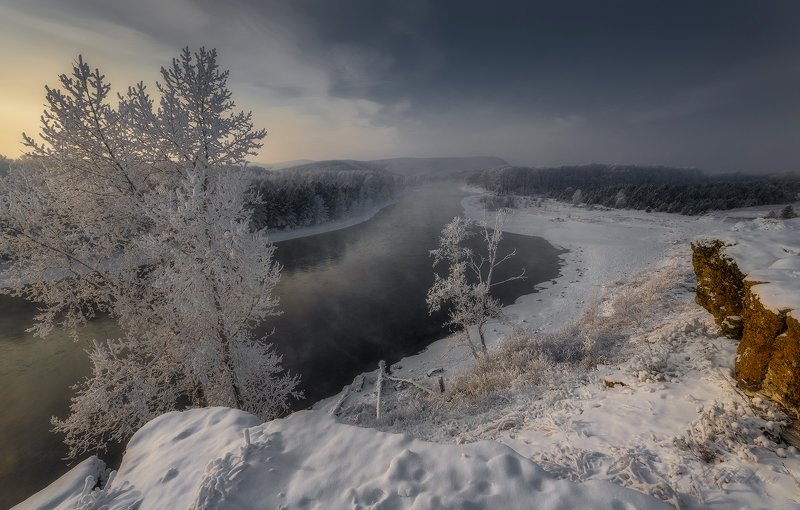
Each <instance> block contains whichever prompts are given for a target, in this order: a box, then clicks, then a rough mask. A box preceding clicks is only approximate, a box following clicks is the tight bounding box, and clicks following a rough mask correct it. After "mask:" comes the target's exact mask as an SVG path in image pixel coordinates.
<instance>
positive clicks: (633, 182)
mask: <svg viewBox="0 0 800 510" xmlns="http://www.w3.org/2000/svg"><path fill="white" fill-rule="evenodd" d="M467 182H468V183H470V184H472V185H477V186H481V187H483V188H485V189H486V190H488V191H492V192H494V193H496V194H498V195H541V196H546V197H550V198H555V199H557V200H562V201H571V202H574V203H585V204H589V205H599V206H605V207H615V208H629V209H641V210H650V211H659V212H671V213H680V214H687V215H691V214H702V213H704V212H706V211H710V210H724V209H734V208H739V207H752V206H757V205H766V204H781V203H786V202H793V201H795V200H797V199H798V193H800V177H798V176H796V175H795V176H783V177H773V176H771V177H758V176H747V175H739V174H733V175H721V176H713V177H712V176H707V175H705V174H703V172H701V171H700V170H696V169H684V168H671V167H637V166H611V165H585V166H570V167H557V168H538V169H534V168H527V167H504V168H494V169H491V170H485V171H482V172H474V173H472V174H470V175H469V176H468V179H467Z"/></svg>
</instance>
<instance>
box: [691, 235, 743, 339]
mask: <svg viewBox="0 0 800 510" xmlns="http://www.w3.org/2000/svg"><path fill="white" fill-rule="evenodd" d="M726 246H730V243H729V242H725V241H721V240H719V239H703V240H698V241H695V242H694V243H692V265H693V266H694V272H695V275H697V295H696V296H695V300H696V301H697V303H698V304H699V305H700V306H702V307H703V308H705V309H706V310H708V311H709V312H711V314H712V315H713V316H714V319H715V320H716V321H717V324H718V325H719V327H720V329H721V330H722V332H723V333H725V334H726V335H728V336H730V337H732V338H741V337H742V329H743V327H742V306H743V304H744V274H743V273H742V272H741V271H740V270H739V267H738V266H737V265H736V262H735V261H734V260H733V259H732V258H731V257H730V256H728V255H727V254H726V253H725V251H724V248H725V247H726Z"/></svg>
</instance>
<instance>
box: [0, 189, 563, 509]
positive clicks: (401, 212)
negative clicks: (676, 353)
mask: <svg viewBox="0 0 800 510" xmlns="http://www.w3.org/2000/svg"><path fill="white" fill-rule="evenodd" d="M465 195H466V194H465V193H464V192H462V191H459V189H458V185H456V184H454V183H435V184H430V185H426V186H423V187H417V188H413V189H411V190H409V191H407V192H406V193H405V194H403V195H402V196H401V197H400V198H399V199H398V201H397V202H396V203H395V204H393V205H390V206H388V207H386V208H384V209H383V210H381V211H380V212H379V213H378V214H376V215H375V216H374V217H373V218H372V219H370V220H369V221H366V222H364V223H361V224H359V225H356V226H353V227H350V228H346V229H342V230H337V231H333V232H328V233H324V234H319V235H315V236H311V237H304V238H299V239H293V240H288V241H283V242H280V243H277V250H276V257H277V259H278V261H279V262H280V263H281V264H282V265H283V273H282V278H281V282H280V284H279V285H278V287H277V288H276V294H277V295H278V296H279V297H280V309H281V310H282V311H283V314H282V315H280V316H278V317H273V318H271V319H270V320H269V321H268V322H267V323H266V324H265V325H264V327H263V328H262V330H263V331H264V332H267V331H271V330H273V329H274V330H275V332H274V333H273V334H272V335H271V337H270V341H272V342H274V343H275V344H276V345H277V347H278V350H279V352H280V353H281V354H283V363H284V367H285V368H287V369H289V370H291V371H292V372H294V373H298V374H300V375H301V378H302V383H301V387H302V390H303V391H304V392H305V394H306V398H305V399H304V400H302V401H298V402H296V403H295V408H296V409H300V408H304V407H308V406H309V405H311V404H312V403H314V402H315V401H316V400H319V399H320V398H324V397H327V396H330V395H332V394H334V393H336V392H338V391H339V390H340V389H341V388H342V386H344V385H345V384H348V383H350V382H351V381H352V380H353V378H354V377H355V376H356V375H357V374H358V373H361V372H364V371H369V370H373V369H375V367H377V364H378V361H379V360H381V359H385V360H386V361H387V362H389V363H392V362H394V361H397V360H398V359H400V358H401V357H403V356H406V355H410V354H414V353H416V352H419V351H420V350H422V349H424V348H425V346H426V345H428V344H430V343H431V342H432V341H434V340H436V339H438V338H441V337H442V336H444V335H446V334H447V329H446V328H444V327H443V319H444V315H443V314H441V313H440V314H435V315H433V316H429V315H428V313H427V309H426V305H425V294H426V292H427V289H428V288H429V287H430V285H431V283H432V282H433V271H432V268H431V258H430V256H429V250H431V249H432V248H434V247H435V246H436V244H437V240H438V236H439V232H440V231H441V228H442V226H443V225H444V224H446V223H447V222H449V221H450V220H451V219H452V218H453V217H454V216H457V215H459V214H461V213H462V208H461V200H462V199H463V197H464V196H465ZM514 249H516V256H515V257H514V258H513V259H511V260H510V261H509V262H507V263H506V264H504V265H503V266H501V267H500V268H498V271H497V276H496V278H497V281H500V280H502V279H505V278H506V277H508V276H511V275H514V274H519V272H520V271H521V270H522V268H523V267H524V268H525V270H526V273H525V274H526V279H524V280H518V281H513V282H510V283H508V284H504V285H501V286H498V287H496V288H495V289H494V291H493V293H494V295H495V296H496V297H498V298H499V299H501V300H502V302H503V303H504V304H510V303H513V302H514V300H515V299H516V298H518V297H519V296H522V295H525V294H529V293H531V292H533V291H534V287H535V285H536V284H538V283H540V282H542V281H546V280H550V279H552V278H555V277H556V276H557V275H558V272H559V259H558V255H559V253H560V251H559V250H557V249H555V248H554V247H553V246H551V245H550V244H549V243H547V242H546V241H545V240H543V239H540V238H536V237H526V236H519V235H513V234H505V235H504V239H503V242H502V243H501V249H500V253H501V254H502V253H507V252H509V251H511V250H514ZM35 312H36V308H35V306H33V305H31V304H29V303H26V302H24V301H21V300H19V299H11V298H7V297H0V389H1V390H0V508H6V507H9V506H10V505H13V504H15V503H18V502H19V501H21V500H22V499H24V498H26V497H27V496H29V495H31V494H33V493H34V492H36V491H37V490H39V489H41V488H43V487H44V486H46V485H47V484H49V483H50V482H51V481H53V480H54V479H55V478H57V477H58V476H60V475H61V474H63V473H64V472H66V471H67V470H68V469H69V467H70V466H68V465H66V463H65V462H64V461H62V460H61V458H62V457H64V455H65V454H66V448H65V447H64V446H63V445H62V444H61V437H59V436H57V435H55V434H53V433H51V432H50V431H49V429H50V416H52V415H57V416H60V417H63V416H65V414H66V413H67V410H68V406H69V397H70V396H71V395H72V393H73V391H72V390H71V389H70V386H71V385H73V384H75V383H76V382H78V381H79V380H80V379H81V378H82V377H83V376H85V375H87V374H88V361H87V359H86V355H85V354H84V352H83V351H84V350H85V349H86V348H87V347H88V345H89V344H90V342H91V339H92V338H98V339H102V338H106V337H108V336H114V335H116V334H117V329H116V326H115V324H114V323H113V321H110V320H108V319H98V320H95V321H93V322H92V323H91V324H90V325H89V326H87V328H86V329H85V330H84V331H83V332H82V334H81V340H80V341H79V342H77V343H76V342H72V341H71V340H70V339H69V338H67V336H66V335H65V334H64V333H63V332H61V331H54V332H53V333H51V335H50V336H49V337H48V338H46V339H34V338H32V335H31V334H30V333H27V332H25V329H27V328H28V327H30V325H31V324H32V320H33V316H34V315H35Z"/></svg>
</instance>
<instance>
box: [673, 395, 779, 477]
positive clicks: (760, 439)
mask: <svg viewBox="0 0 800 510" xmlns="http://www.w3.org/2000/svg"><path fill="white" fill-rule="evenodd" d="M745 398H746V397H745ZM759 404H762V402H759V401H758V400H754V402H753V405H752V406H751V405H749V404H747V403H737V402H731V401H726V402H718V401H715V402H712V403H711V404H710V405H707V406H705V407H703V408H700V409H698V411H699V415H698V417H697V418H695V419H694V420H693V421H692V422H691V423H690V424H689V426H688V427H687V429H686V433H685V434H684V435H683V436H682V437H679V438H676V439H675V445H676V446H678V447H680V448H683V449H686V450H689V451H691V452H692V453H694V454H695V455H697V456H698V457H699V458H701V459H702V460H704V461H705V462H709V463H711V462H716V461H718V460H720V459H722V458H723V457H725V456H726V455H729V454H733V455H736V456H737V457H739V458H741V459H745V460H753V461H755V460H756V457H755V455H753V453H752V452H751V449H752V447H753V446H759V447H764V448H770V449H775V448H776V444H775V442H776V441H780V439H779V437H778V434H779V432H780V427H781V426H783V425H786V424H787V423H788V421H787V420H786V419H785V418H786V417H785V416H784V415H783V414H781V413H780V412H778V411H777V409H774V408H773V407H772V406H770V405H769V404H767V405H766V406H765V407H762V406H761V405H759ZM770 417H772V418H774V419H775V421H772V420H768V419H767V418H770Z"/></svg>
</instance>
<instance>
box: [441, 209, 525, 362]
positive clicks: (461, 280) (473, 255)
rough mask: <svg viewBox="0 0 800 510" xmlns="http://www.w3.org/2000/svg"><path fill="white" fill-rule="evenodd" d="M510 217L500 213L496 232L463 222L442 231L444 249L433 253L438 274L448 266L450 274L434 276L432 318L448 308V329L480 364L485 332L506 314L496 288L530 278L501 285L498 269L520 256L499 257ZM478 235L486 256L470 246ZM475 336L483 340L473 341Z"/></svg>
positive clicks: (471, 221) (481, 225)
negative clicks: (501, 241) (438, 268)
mask: <svg viewBox="0 0 800 510" xmlns="http://www.w3.org/2000/svg"><path fill="white" fill-rule="evenodd" d="M505 216H506V213H505V211H503V210H500V211H498V212H497V213H496V215H495V224H494V228H493V229H490V228H489V226H488V225H487V223H486V222H485V221H482V222H479V223H478V222H475V221H473V220H471V219H467V218H461V217H458V216H457V217H455V218H453V221H451V222H450V223H448V224H447V225H445V226H444V228H443V229H442V233H441V236H440V237H439V246H438V248H436V249H434V250H431V256H432V257H433V267H434V269H435V268H436V267H437V266H440V265H444V266H446V269H447V273H446V274H445V275H444V276H441V275H439V274H438V273H435V274H434V281H433V285H431V288H430V289H428V295H427V304H428V312H429V313H433V312H435V311H437V310H440V309H442V308H447V309H448V324H449V325H450V326H453V327H455V328H456V329H457V330H458V332H459V336H458V338H459V339H460V340H461V341H462V342H463V343H464V344H465V345H466V346H467V347H469V349H470V352H472V355H473V356H474V357H475V358H476V359H477V358H478V357H480V356H482V355H485V354H486V352H487V348H486V336H485V333H484V326H485V325H486V324H487V323H488V322H489V321H490V320H492V319H496V318H498V317H500V316H501V314H502V306H501V305H500V301H498V300H497V299H495V298H493V297H492V296H491V294H490V291H491V289H492V287H494V286H497V285H500V284H503V283H506V282H509V281H511V280H518V279H521V278H524V275H525V270H524V269H523V270H522V273H521V274H519V275H517V276H512V277H510V278H507V279H505V280H502V281H496V280H495V269H497V267H498V266H499V265H501V264H503V263H504V262H506V261H507V260H509V259H510V258H511V257H513V256H514V254H515V253H516V250H514V251H512V252H511V253H508V254H507V255H505V256H502V257H500V256H499V254H498V249H499V247H500V240H501V239H502V236H503V231H502V228H503V223H504V220H505ZM475 235H478V236H479V237H480V238H481V244H482V251H481V252H480V253H477V252H475V251H474V250H472V249H471V248H469V247H468V246H467V245H466V243H467V241H468V240H469V239H470V238H471V237H473V236H475ZM473 330H474V331H475V332H476V333H477V336H478V338H477V339H473V336H472V334H471V333H472V331H473Z"/></svg>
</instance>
